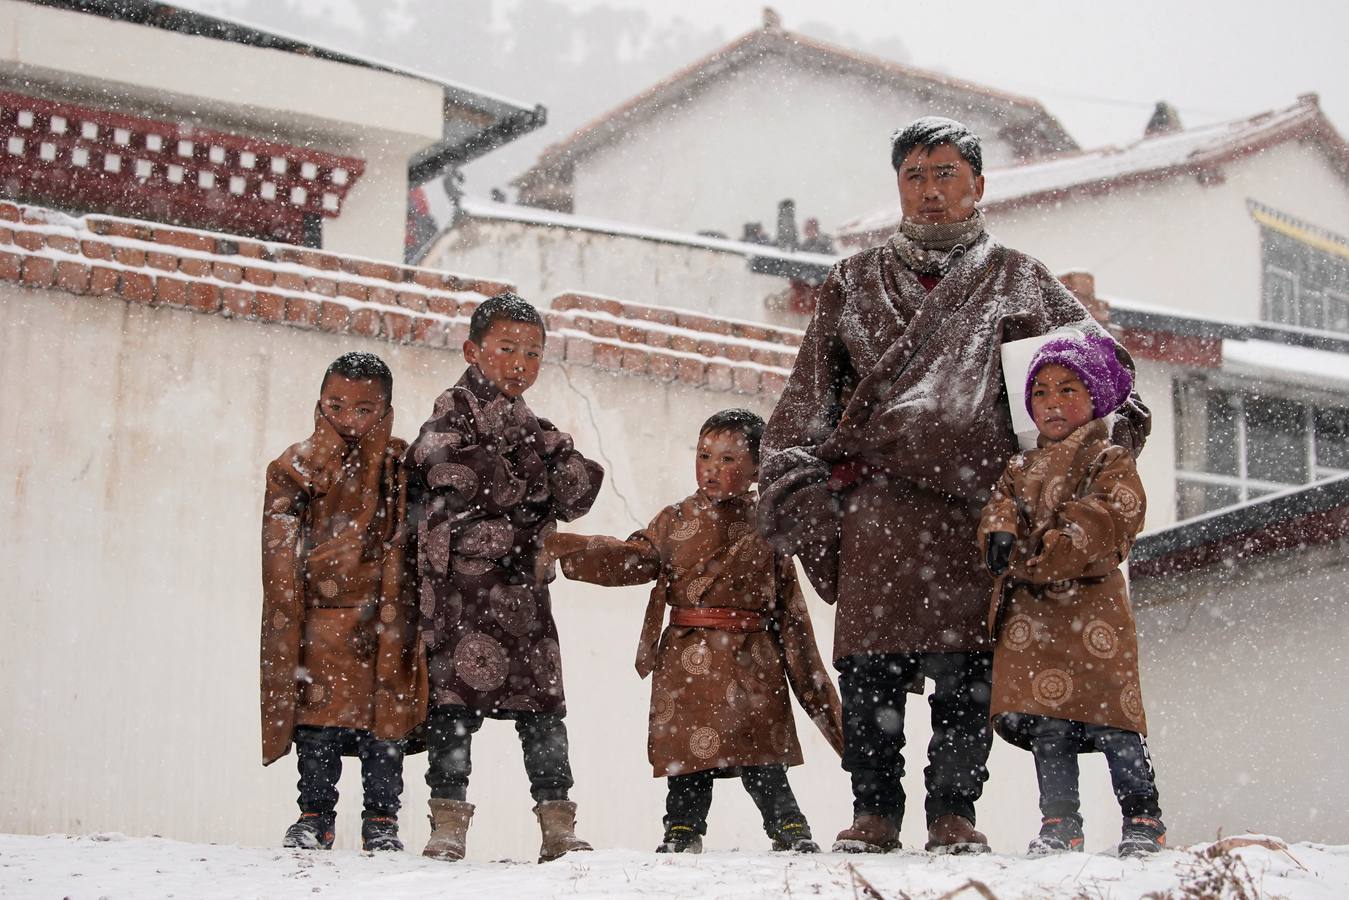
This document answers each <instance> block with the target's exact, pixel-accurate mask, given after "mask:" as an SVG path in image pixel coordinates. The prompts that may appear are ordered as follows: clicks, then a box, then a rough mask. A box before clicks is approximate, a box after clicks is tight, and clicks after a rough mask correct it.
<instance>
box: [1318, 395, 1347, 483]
mask: <svg viewBox="0 0 1349 900" xmlns="http://www.w3.org/2000/svg"><path fill="white" fill-rule="evenodd" d="M1316 464H1317V465H1318V466H1325V467H1327V468H1330V469H1349V409H1318V410H1317V411H1316Z"/></svg>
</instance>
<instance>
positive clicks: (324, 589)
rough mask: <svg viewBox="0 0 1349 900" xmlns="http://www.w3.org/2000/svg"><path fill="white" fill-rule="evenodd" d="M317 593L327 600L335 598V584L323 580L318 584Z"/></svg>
mask: <svg viewBox="0 0 1349 900" xmlns="http://www.w3.org/2000/svg"><path fill="white" fill-rule="evenodd" d="M318 589H319V593H320V594H321V595H322V596H324V597H327V598H328V599H329V600H331V599H333V598H334V597H336V596H337V582H336V581H333V580H332V579H325V580H323V581H320V582H319V583H318Z"/></svg>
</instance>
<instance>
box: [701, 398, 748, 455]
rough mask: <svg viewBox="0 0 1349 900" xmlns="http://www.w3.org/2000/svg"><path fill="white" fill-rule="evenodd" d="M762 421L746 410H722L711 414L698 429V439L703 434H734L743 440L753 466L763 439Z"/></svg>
mask: <svg viewBox="0 0 1349 900" xmlns="http://www.w3.org/2000/svg"><path fill="white" fill-rule="evenodd" d="M763 428H764V421H763V419H762V418H760V417H759V415H758V414H757V413H753V412H750V411H749V410H747V409H723V410H722V411H721V412H718V413H713V414H712V415H711V416H709V417H708V419H707V421H706V422H704V423H703V427H702V428H699V429H698V437H702V436H703V435H705V434H722V433H727V432H730V433H735V434H738V435H740V436H741V437H743V438H744V439H745V446H746V447H748V448H749V455H750V457H751V458H752V459H753V460H754V463H755V465H758V463H759V442H760V441H761V440H762V439H763Z"/></svg>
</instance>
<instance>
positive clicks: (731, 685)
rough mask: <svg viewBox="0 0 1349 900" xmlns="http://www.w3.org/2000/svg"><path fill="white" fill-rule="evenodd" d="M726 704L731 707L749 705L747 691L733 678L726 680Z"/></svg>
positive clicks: (737, 707) (741, 707) (739, 707)
mask: <svg viewBox="0 0 1349 900" xmlns="http://www.w3.org/2000/svg"><path fill="white" fill-rule="evenodd" d="M726 705H727V706H729V707H731V708H732V709H744V708H745V707H746V706H748V705H749V692H748V691H746V690H745V689H744V688H743V687H741V686H740V682H738V681H736V680H734V679H731V680H730V681H728V682H726Z"/></svg>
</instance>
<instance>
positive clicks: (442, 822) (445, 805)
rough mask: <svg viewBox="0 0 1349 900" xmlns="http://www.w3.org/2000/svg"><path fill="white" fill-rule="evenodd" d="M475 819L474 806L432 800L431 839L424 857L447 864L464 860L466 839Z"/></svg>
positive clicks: (451, 801) (437, 799)
mask: <svg viewBox="0 0 1349 900" xmlns="http://www.w3.org/2000/svg"><path fill="white" fill-rule="evenodd" d="M472 818H473V804H472V803H466V802H464V801H463V800H442V799H440V798H437V797H432V798H431V815H430V819H431V839H430V840H429V841H427V842H426V849H425V850H423V851H422V856H429V857H431V858H432V859H443V860H445V861H446V862H454V861H455V860H459V859H463V858H464V837H465V836H466V835H467V834H468V823H469V821H470V820H471V819H472Z"/></svg>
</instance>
